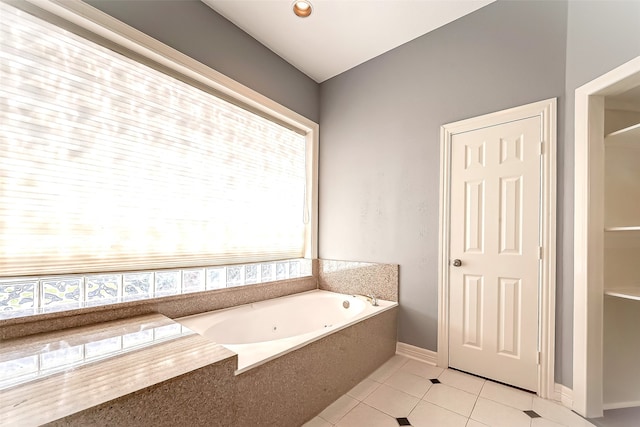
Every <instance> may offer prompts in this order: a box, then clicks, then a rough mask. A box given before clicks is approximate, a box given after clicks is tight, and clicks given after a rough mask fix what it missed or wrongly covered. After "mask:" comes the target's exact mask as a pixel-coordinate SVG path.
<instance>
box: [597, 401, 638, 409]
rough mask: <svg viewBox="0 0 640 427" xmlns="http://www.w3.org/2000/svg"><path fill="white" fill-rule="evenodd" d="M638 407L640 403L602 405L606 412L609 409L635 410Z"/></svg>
mask: <svg viewBox="0 0 640 427" xmlns="http://www.w3.org/2000/svg"><path fill="white" fill-rule="evenodd" d="M636 406H640V401H635V402H614V403H605V404H603V405H602V409H604V410H605V411H606V410H607V409H621V408H635V407H636Z"/></svg>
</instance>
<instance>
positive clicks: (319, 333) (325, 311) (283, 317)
mask: <svg viewBox="0 0 640 427" xmlns="http://www.w3.org/2000/svg"><path fill="white" fill-rule="evenodd" d="M378 305H379V306H377V307H374V306H372V305H371V303H370V302H369V301H368V300H367V298H365V297H362V296H354V295H345V294H338V293H334V292H328V291H322V290H314V291H309V292H303V293H300V294H295V295H290V296H286V297H281V298H276V299H272V300H266V301H260V302H256V303H253V304H246V305H241V306H238V307H232V308H227V309H224V310H216V311H210V312H207V313H201V314H195V315H192V316H187V317H182V318H179V319H175V320H176V322H178V323H180V324H182V325H184V326H186V327H187V328H189V329H191V330H192V331H194V332H197V333H198V334H200V335H202V336H204V337H206V338H209V339H210V340H212V341H214V342H216V343H218V344H222V345H224V346H225V347H227V348H228V349H230V350H231V351H233V352H235V353H237V354H238V370H237V371H236V374H240V373H242V372H245V371H247V370H249V369H251V368H253V367H255V366H258V365H261V364H263V363H265V362H267V361H269V360H272V359H274V358H276V357H278V356H280V355H283V354H285V353H288V352H290V351H293V350H295V349H297V348H300V347H302V346H304V345H306V344H308V343H310V342H313V341H316V340H318V339H320V338H322V337H324V336H327V335H329V334H331V333H333V332H335V331H339V330H341V329H344V328H346V327H348V326H351V325H353V324H355V323H357V322H360V321H362V320H364V319H367V318H369V317H371V316H375V315H376V314H377V313H381V312H383V311H386V310H388V309H390V308H392V307H395V306H397V305H398V303H397V302H392V301H385V300H378Z"/></svg>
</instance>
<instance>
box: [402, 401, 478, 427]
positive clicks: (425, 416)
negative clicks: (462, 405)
mask: <svg viewBox="0 0 640 427" xmlns="http://www.w3.org/2000/svg"><path fill="white" fill-rule="evenodd" d="M407 418H409V421H410V422H411V425H412V426H413V427H435V426H437V427H465V426H466V424H467V418H466V417H463V416H462V415H459V414H456V413H455V412H451V411H449V410H447V409H444V408H441V407H440V406H437V405H434V404H433V403H429V402H425V401H422V402H420V403H418V405H417V406H416V408H415V409H414V410H413V411H412V412H411V414H409V416H408V417H407Z"/></svg>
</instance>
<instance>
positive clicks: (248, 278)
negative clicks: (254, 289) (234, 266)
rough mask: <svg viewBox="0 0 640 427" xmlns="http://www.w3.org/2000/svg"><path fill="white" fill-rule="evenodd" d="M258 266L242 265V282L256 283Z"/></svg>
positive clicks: (246, 283)
mask: <svg viewBox="0 0 640 427" xmlns="http://www.w3.org/2000/svg"><path fill="white" fill-rule="evenodd" d="M258 271H259V268H258V266H257V265H256V264H251V265H246V266H245V267H244V284H245V285H253V284H254V283H258Z"/></svg>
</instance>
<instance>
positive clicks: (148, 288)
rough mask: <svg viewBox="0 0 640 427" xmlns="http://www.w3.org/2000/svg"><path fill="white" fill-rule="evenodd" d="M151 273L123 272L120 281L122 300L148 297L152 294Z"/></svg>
mask: <svg viewBox="0 0 640 427" xmlns="http://www.w3.org/2000/svg"><path fill="white" fill-rule="evenodd" d="M152 285H153V273H129V274H125V275H124V278H123V282H122V289H123V292H122V293H123V300H125V301H131V300H137V299H146V298H150V297H151V296H152V295H153V286H152Z"/></svg>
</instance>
